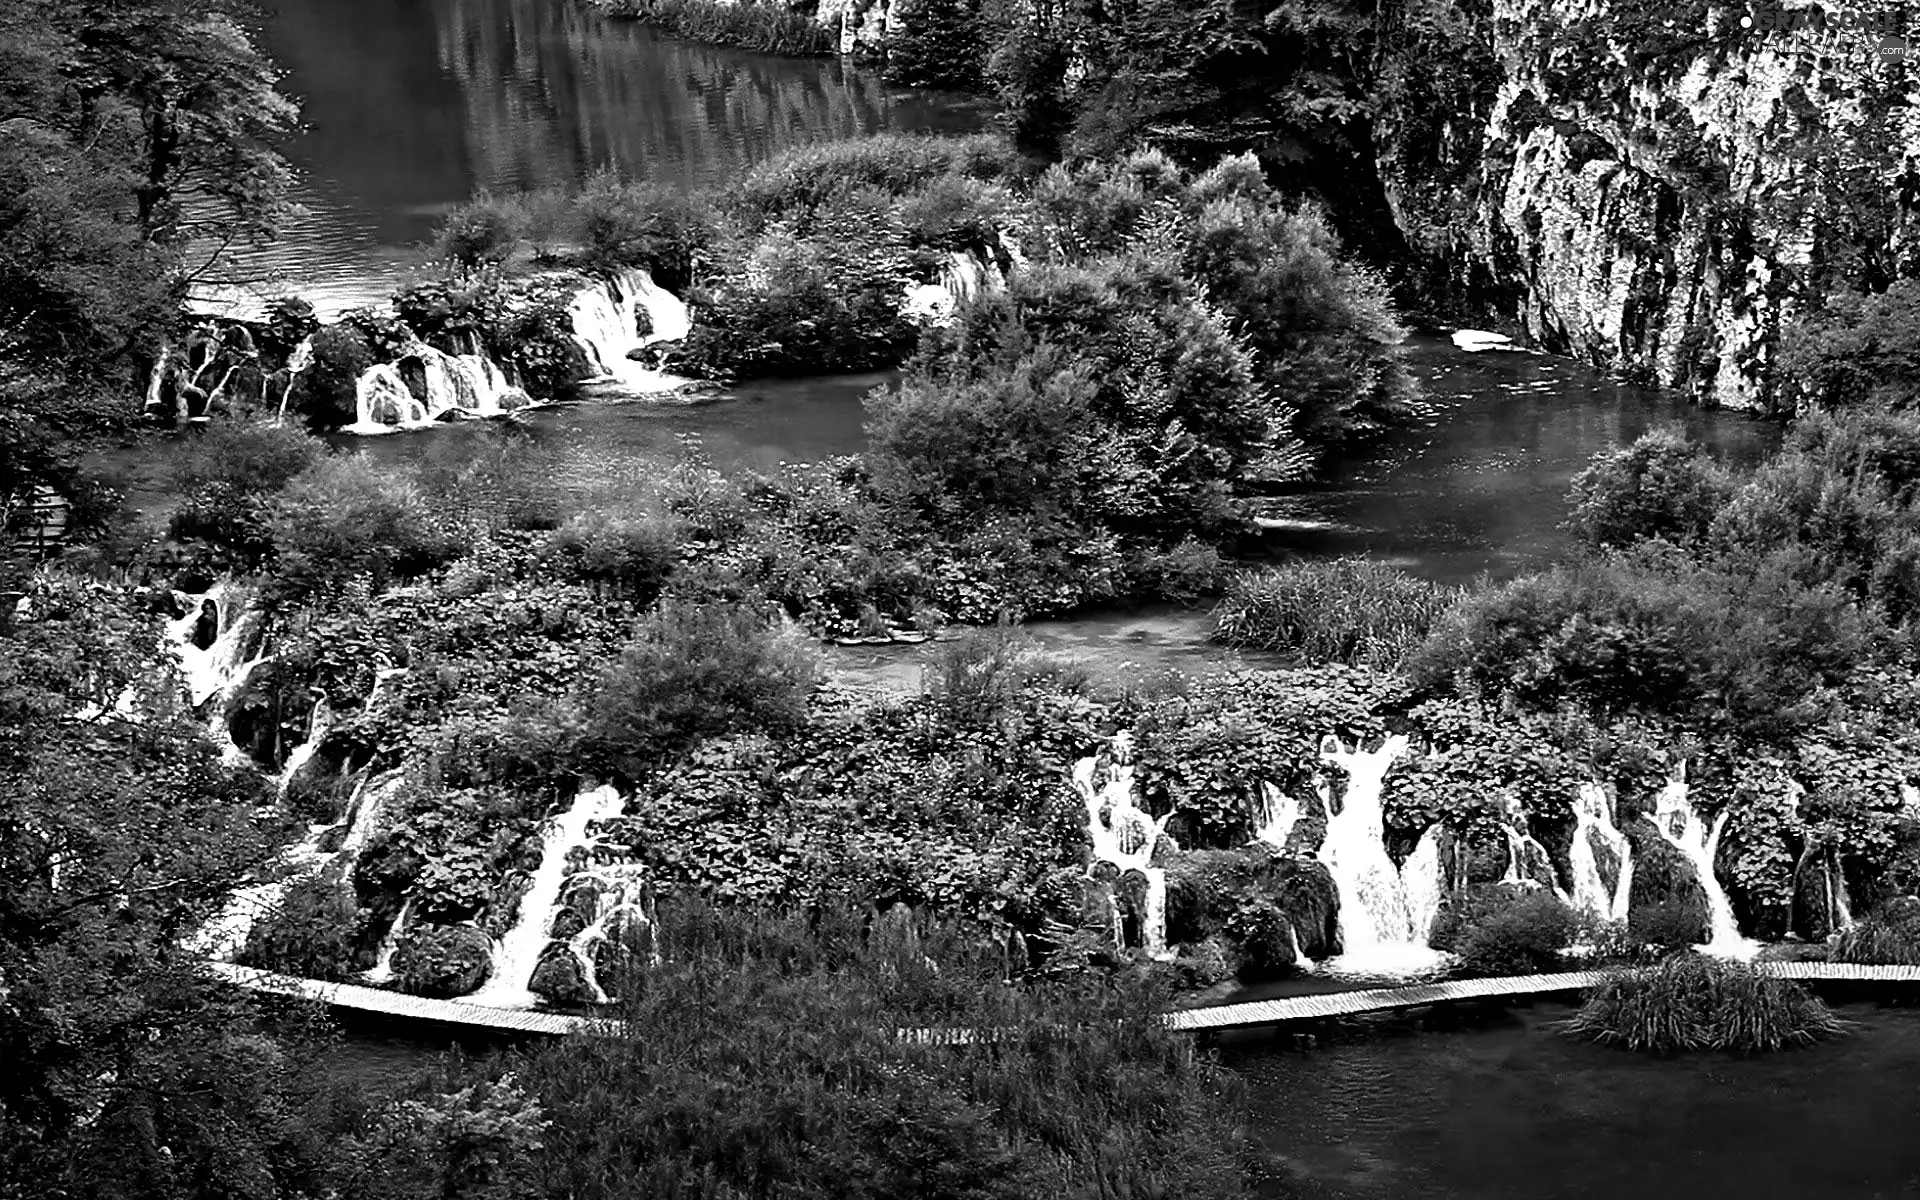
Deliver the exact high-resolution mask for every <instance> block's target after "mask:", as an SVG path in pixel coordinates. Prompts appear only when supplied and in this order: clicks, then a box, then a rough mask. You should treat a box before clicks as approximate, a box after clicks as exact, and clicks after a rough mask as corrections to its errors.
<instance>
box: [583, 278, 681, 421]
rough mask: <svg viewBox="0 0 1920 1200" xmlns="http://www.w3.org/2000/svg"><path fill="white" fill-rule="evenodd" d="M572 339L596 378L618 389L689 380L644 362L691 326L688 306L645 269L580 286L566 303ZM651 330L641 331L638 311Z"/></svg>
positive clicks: (645, 391) (653, 389)
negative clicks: (583, 354) (592, 369)
mask: <svg viewBox="0 0 1920 1200" xmlns="http://www.w3.org/2000/svg"><path fill="white" fill-rule="evenodd" d="M567 312H568V314H569V315H570V316H571V317H572V318H573V335H574V339H575V340H576V341H578V342H579V343H580V348H581V349H582V350H584V351H586V353H587V358H588V361H589V362H590V363H591V364H592V365H593V368H594V370H595V371H596V372H598V375H599V378H600V379H601V380H604V381H608V382H610V383H611V384H612V385H613V386H614V387H616V388H617V389H618V390H620V391H622V392H628V393H632V394H636V395H651V394H654V393H658V392H670V391H673V390H674V389H676V388H679V387H683V386H685V385H686V384H688V383H690V382H691V380H688V379H684V378H682V377H681V376H678V375H670V374H668V373H666V372H665V371H661V370H658V369H656V368H654V367H651V366H648V365H647V363H646V362H645V361H644V360H645V359H648V358H651V357H652V354H651V353H650V351H651V348H652V347H654V346H657V345H661V344H663V343H666V342H677V341H679V340H681V339H682V338H684V337H686V336H687V334H688V333H689V332H690V331H691V330H692V328H693V322H692V320H691V318H690V317H689V316H688V313H687V306H686V305H685V304H683V303H681V302H680V299H679V297H677V296H675V295H674V294H673V293H672V292H669V291H668V290H667V289H665V288H663V287H661V286H660V285H659V284H657V283H655V282H654V281H653V276H652V275H651V274H649V273H648V272H646V271H644V270H639V269H637V268H636V269H629V270H625V271H622V272H620V273H619V274H618V275H616V276H614V277H613V278H612V279H610V280H608V281H606V282H604V283H596V284H593V285H591V286H589V287H584V288H582V289H580V291H579V292H578V293H576V294H575V295H574V297H573V301H572V303H570V304H569V305H568V306H567ZM643 312H644V313H645V314H646V315H647V324H648V328H649V329H650V331H651V332H649V333H646V334H642V333H640V332H639V329H640V314H641V313H643Z"/></svg>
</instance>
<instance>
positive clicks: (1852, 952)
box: [1829, 896, 1920, 967]
mask: <svg viewBox="0 0 1920 1200" xmlns="http://www.w3.org/2000/svg"><path fill="white" fill-rule="evenodd" d="M1829 957H1830V958H1831V960H1832V961H1834V962H1852V963H1874V964H1883V965H1890V966H1909V967H1912V966H1920V899H1915V898H1914V897H1912V896H1896V897H1894V898H1893V899H1891V900H1889V901H1887V902H1886V903H1885V904H1882V905H1881V906H1880V907H1879V908H1878V909H1876V910H1874V912H1873V913H1872V914H1870V915H1869V916H1867V917H1864V918H1862V919H1861V920H1859V921H1856V922H1854V925H1853V928H1851V929H1847V930H1843V931H1842V932H1841V934H1840V938H1839V940H1838V941H1836V942H1835V943H1834V946H1833V953H1832V954H1831V955H1830V956H1829Z"/></svg>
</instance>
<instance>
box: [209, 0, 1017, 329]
mask: <svg viewBox="0 0 1920 1200" xmlns="http://www.w3.org/2000/svg"><path fill="white" fill-rule="evenodd" d="M268 8H269V10H270V13H269V17H268V20H267V22H266V24H265V26H264V29H263V31H262V40H263V43H264V45H265V47H266V49H267V50H268V51H270V52H271V53H272V54H273V56H274V58H275V59H276V60H277V61H278V62H279V63H280V64H281V65H282V66H283V67H284V68H285V69H286V72H287V77H286V79H285V81H284V84H283V86H284V89H285V90H286V91H287V92H288V93H289V94H291V95H293V96H296V97H298V98H299V99H300V100H301V102H302V106H303V108H302V120H303V122H304V124H305V125H306V127H307V129H306V132H305V134H304V135H303V136H302V137H301V138H300V139H299V140H298V141H297V142H296V143H295V144H294V145H293V146H291V147H290V148H289V154H288V157H289V158H290V159H291V160H292V163H293V165H294V167H295V169H296V170H297V171H298V173H299V187H298V190H297V193H296V199H298V200H299V202H300V203H301V204H302V205H303V206H304V208H305V212H304V213H303V214H302V215H300V216H298V217H296V218H295V219H293V220H292V221H291V222H290V223H289V224H288V226H287V227H286V229H285V230H284V233H283V236H282V237H281V239H280V241H279V242H278V243H276V244H275V245H274V246H273V247H271V248H270V249H268V250H266V251H263V252H258V253H251V254H248V255H246V256H244V258H243V260H242V262H241V264H240V270H239V271H238V272H236V277H237V278H240V279H242V280H244V281H245V286H243V287H239V288H236V289H230V290H228V291H225V292H223V293H222V294H224V295H228V296H231V297H247V296H252V297H256V298H257V297H271V296H277V295H283V294H286V293H287V292H288V291H296V292H298V293H299V294H301V295H304V296H306V297H307V298H308V299H310V300H312V301H314V302H315V303H316V305H318V306H319V307H320V309H321V310H322V312H323V313H332V312H335V311H338V310H339V309H341V308H344V307H348V306H351V305H357V304H378V303H380V302H382V301H384V300H385V298H386V296H387V294H388V293H389V292H390V291H391V290H392V288H393V286H394V284H395V283H396V282H398V281H399V280H400V279H401V278H402V277H404V276H405V274H406V273H407V272H408V271H409V270H411V269H414V268H416V267H418V266H420V265H421V255H420V253H419V251H418V249H417V247H418V246H419V244H420V243H421V242H423V241H425V240H426V239H427V238H428V237H429V236H430V234H431V232H432V230H433V226H434V224H435V222H436V221H437V220H438V219H439V218H440V216H441V215H443V214H444V213H445V212H446V211H447V209H449V208H451V207H452V206H454V205H456V204H459V203H461V202H463V201H465V200H467V199H468V198H470V197H471V196H472V195H473V194H474V193H475V192H476V191H478V190H481V189H487V190H491V191H493V192H496V193H508V192H515V191H521V190H525V189H536V188H548V187H564V186H567V185H570V184H574V183H578V182H579V181H581V180H583V179H585V178H586V177H588V176H589V175H591V174H593V173H594V172H595V171H597V170H600V169H603V168H611V169H613V170H616V171H618V172H619V173H620V174H621V175H623V176H625V177H627V178H629V179H644V180H650V181H653V182H658V183H665V184H670V185H674V186H679V187H695V186H709V185H723V184H725V182H726V181H727V179H728V178H730V177H731V176H733V175H735V174H737V173H738V172H740V171H741V170H742V169H743V168H745V167H747V166H750V165H752V164H754V163H757V162H761V161H764V160H765V159H767V158H769V157H771V156H772V155H773V154H775V153H778V152H779V151H781V150H784V149H787V148H789V147H792V146H796V145H802V144H806V143H809V142H816V141H823V140H829V139H833V138H844V137H857V136H860V135H863V134H870V133H880V132H889V131H893V132H908V131H922V130H925V131H936V130H939V131H965V130H973V129H977V128H979V127H980V126H981V123H982V121H983V119H984V117H983V114H982V112H981V109H980V107H979V105H978V104H977V103H975V102H972V101H968V100H964V99H962V98H959V97H954V96H950V95H943V94H940V93H928V92H913V91H908V90H906V89H901V88H894V87H889V86H888V85H886V84H885V83H884V82H882V81H881V80H880V79H879V78H878V77H877V76H876V75H874V74H873V73H871V72H863V71H853V70H848V69H846V68H845V67H843V66H842V65H841V64H840V63H839V62H838V61H836V60H830V59H798V58H775V57H771V56H767V55H756V54H747V53H744V52H740V51H734V50H727V49H723V48H718V47H713V46H703V45H698V44H695V43H691V42H680V41H674V40H672V39H670V38H664V37H661V36H659V35H658V34H656V33H654V32H653V31H651V30H649V29H647V28H645V27H643V26H640V25H637V24H633V23H631V22H623V21H612V20H608V19H606V18H603V17H601V16H599V15H597V14H596V13H594V12H593V11H592V10H591V9H589V8H588V7H587V6H586V5H584V4H581V3H578V2H577V0H268Z"/></svg>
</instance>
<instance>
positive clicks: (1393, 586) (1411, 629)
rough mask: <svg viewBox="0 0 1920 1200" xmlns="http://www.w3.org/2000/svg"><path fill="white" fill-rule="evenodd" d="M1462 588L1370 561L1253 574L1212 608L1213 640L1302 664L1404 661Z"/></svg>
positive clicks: (1384, 664) (1342, 560) (1296, 565)
mask: <svg viewBox="0 0 1920 1200" xmlns="http://www.w3.org/2000/svg"><path fill="white" fill-rule="evenodd" d="M1458 595H1459V592H1458V589H1455V588H1450V587H1443V586H1441V585H1439V584H1434V583H1429V582H1428V581H1426V580H1424V579H1416V578H1414V577H1413V576H1411V575H1408V574H1407V573H1406V572H1404V571H1400V570H1398V569H1396V568H1394V567H1390V566H1387V565H1386V564H1385V563H1380V562H1374V561H1371V560H1369V559H1364V558H1338V559H1334V560H1332V561H1330V562H1296V563H1288V564H1286V565H1285V566H1278V567H1267V568H1265V569H1263V570H1259V571H1250V572H1247V573H1245V574H1243V575H1241V576H1239V577H1238V578H1236V579H1235V580H1234V581H1233V582H1232V584H1231V585H1229V587H1228V589H1227V595H1226V598H1225V599H1223V600H1222V601H1221V602H1220V606H1219V607H1218V608H1216V609H1215V610H1214V623H1213V633H1212V635H1211V636H1212V638H1213V640H1214V641H1216V642H1222V643H1224V644H1226V645H1229V646H1234V647H1238V648H1242V649H1255V650H1269V651H1273V652H1275V653H1279V654H1286V655H1290V656H1292V657H1295V658H1297V659H1299V660H1300V661H1301V662H1303V663H1324V662H1337V663H1345V664H1347V665H1348V666H1366V667H1377V668H1380V669H1382V670H1385V669H1390V668H1392V667H1395V666H1398V665H1399V664H1400V662H1401V661H1402V660H1403V659H1405V658H1406V656H1407V655H1408V654H1409V653H1410V652H1411V651H1412V650H1413V648H1414V647H1416V646H1418V645H1419V644H1420V643H1421V642H1422V641H1423V640H1424V639H1425V638H1426V636H1427V631H1428V630H1429V629H1431V628H1433V624H1434V622H1435V621H1437V620H1438V619H1439V618H1440V616H1441V614H1443V613H1445V612H1446V611H1447V609H1448V608H1450V607H1452V605H1453V603H1454V601H1455V599H1456V598H1457V597H1458Z"/></svg>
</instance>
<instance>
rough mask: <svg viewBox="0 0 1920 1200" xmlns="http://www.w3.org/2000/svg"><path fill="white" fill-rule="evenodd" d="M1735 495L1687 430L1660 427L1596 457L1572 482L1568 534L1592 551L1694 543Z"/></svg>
mask: <svg viewBox="0 0 1920 1200" xmlns="http://www.w3.org/2000/svg"><path fill="white" fill-rule="evenodd" d="M1732 494H1733V481H1732V480H1731V479H1730V478H1729V477H1728V475H1727V472H1725V471H1724V470H1722V469H1721V468H1720V467H1719V466H1718V465H1716V464H1715V463H1714V462H1713V460H1712V459H1710V458H1708V457H1707V456H1706V454H1705V453H1704V452H1702V451H1701V450H1700V448H1699V447H1697V446H1695V445H1693V444H1692V443H1691V442H1689V441H1688V440H1687V437H1686V434H1685V433H1684V432H1683V431H1681V430H1678V429H1658V430H1655V431H1653V432H1652V433H1645V434H1642V435H1640V437H1639V438H1637V439H1636V440H1635V441H1634V443H1633V445H1631V446H1629V447H1627V448H1626V449H1624V450H1615V451H1613V452H1612V453H1603V454H1596V455H1595V456H1594V459H1593V464H1592V465H1591V466H1589V467H1588V468H1587V469H1586V470H1584V471H1582V472H1581V473H1580V474H1578V475H1576V476H1574V477H1573V484H1572V487H1571V488H1570V489H1569V491H1568V494H1567V498H1568V501H1569V503H1570V505H1571V507H1572V513H1571V515H1570V516H1568V518H1567V521H1566V524H1565V526H1564V528H1565V529H1566V530H1567V531H1568V532H1570V533H1571V534H1572V535H1573V537H1574V540H1575V541H1577V542H1579V543H1580V544H1581V545H1583V546H1585V547H1587V548H1589V549H1593V550H1603V549H1610V548H1619V547H1623V546H1631V545H1633V544H1634V543H1635V542H1642V541H1647V540H1649V539H1652V538H1665V539H1666V540H1668V541H1670V542H1675V543H1690V542H1697V541H1699V540H1700V539H1701V538H1703V537H1704V536H1705V535H1706V533H1707V530H1708V529H1709V528H1711V527H1712V525H1713V521H1714V518H1715V517H1716V516H1717V515H1718V514H1719V512H1720V510H1721V509H1722V508H1723V507H1724V506H1725V505H1726V503H1727V500H1728V498H1729V497H1730V496H1731V495H1732Z"/></svg>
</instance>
